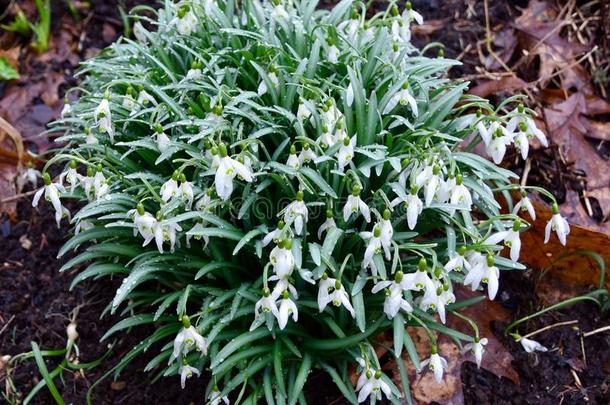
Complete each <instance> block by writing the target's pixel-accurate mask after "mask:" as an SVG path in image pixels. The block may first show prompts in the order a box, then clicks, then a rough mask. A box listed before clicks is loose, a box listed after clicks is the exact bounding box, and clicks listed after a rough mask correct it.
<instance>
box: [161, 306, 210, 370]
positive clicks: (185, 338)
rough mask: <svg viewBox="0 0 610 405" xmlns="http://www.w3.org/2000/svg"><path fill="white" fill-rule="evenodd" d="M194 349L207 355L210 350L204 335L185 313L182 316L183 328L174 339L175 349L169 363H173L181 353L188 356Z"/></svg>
mask: <svg viewBox="0 0 610 405" xmlns="http://www.w3.org/2000/svg"><path fill="white" fill-rule="evenodd" d="M193 349H195V350H197V351H198V352H201V353H202V354H204V355H205V354H207V352H208V345H207V344H206V341H205V339H204V338H203V336H201V335H200V334H199V332H197V329H195V327H194V326H192V325H191V320H190V319H189V317H188V316H186V315H184V316H182V329H180V332H178V334H177V335H176V338H175V339H174V350H173V352H172V354H171V356H170V357H169V362H168V364H171V363H172V362H173V361H174V360H175V359H177V358H178V357H179V356H181V355H182V356H186V355H187V354H188V353H189V352H191V351H192V350H193Z"/></svg>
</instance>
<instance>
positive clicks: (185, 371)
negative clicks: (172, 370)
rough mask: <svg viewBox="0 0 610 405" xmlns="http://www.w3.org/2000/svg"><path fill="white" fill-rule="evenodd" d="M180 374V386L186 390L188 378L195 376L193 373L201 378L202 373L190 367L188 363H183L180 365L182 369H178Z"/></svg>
mask: <svg viewBox="0 0 610 405" xmlns="http://www.w3.org/2000/svg"><path fill="white" fill-rule="evenodd" d="M178 372H179V373H180V386H181V387H182V389H184V387H185V386H186V379H187V378H191V377H192V376H193V373H194V374H197V376H199V374H200V371H199V370H198V369H196V368H195V367H192V366H189V365H188V364H187V363H182V364H181V365H180V368H179V369H178Z"/></svg>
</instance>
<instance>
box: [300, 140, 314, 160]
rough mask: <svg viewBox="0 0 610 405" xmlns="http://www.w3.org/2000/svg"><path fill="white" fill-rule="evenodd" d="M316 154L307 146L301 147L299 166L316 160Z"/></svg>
mask: <svg viewBox="0 0 610 405" xmlns="http://www.w3.org/2000/svg"><path fill="white" fill-rule="evenodd" d="M316 157H317V156H316V153H315V152H314V151H313V150H312V149H311V148H310V147H309V144H307V143H306V144H305V145H303V149H301V153H299V162H300V163H301V165H303V164H305V163H309V162H311V161H312V160H314V159H315V158H316Z"/></svg>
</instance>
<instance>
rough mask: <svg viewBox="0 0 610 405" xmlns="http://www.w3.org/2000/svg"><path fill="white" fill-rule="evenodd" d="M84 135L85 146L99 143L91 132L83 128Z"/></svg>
mask: <svg viewBox="0 0 610 405" xmlns="http://www.w3.org/2000/svg"><path fill="white" fill-rule="evenodd" d="M85 135H87V136H86V138H85V143H86V144H87V145H95V144H98V143H99V141H98V140H97V138H96V137H95V135H93V132H91V130H90V129H89V128H85Z"/></svg>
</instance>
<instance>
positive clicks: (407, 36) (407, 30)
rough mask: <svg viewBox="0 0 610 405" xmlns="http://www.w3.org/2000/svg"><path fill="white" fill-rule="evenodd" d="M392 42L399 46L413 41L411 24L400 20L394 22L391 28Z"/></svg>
mask: <svg viewBox="0 0 610 405" xmlns="http://www.w3.org/2000/svg"><path fill="white" fill-rule="evenodd" d="M391 33H392V41H394V42H396V43H397V44H404V43H408V42H410V41H411V27H410V24H409V23H405V22H404V21H403V20H402V19H400V18H398V19H395V20H394V21H392V27H391Z"/></svg>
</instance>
